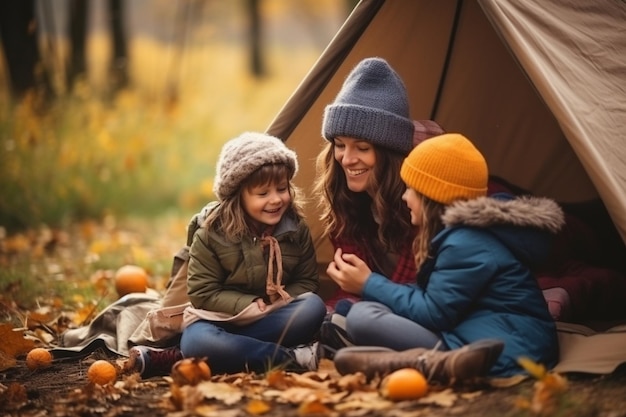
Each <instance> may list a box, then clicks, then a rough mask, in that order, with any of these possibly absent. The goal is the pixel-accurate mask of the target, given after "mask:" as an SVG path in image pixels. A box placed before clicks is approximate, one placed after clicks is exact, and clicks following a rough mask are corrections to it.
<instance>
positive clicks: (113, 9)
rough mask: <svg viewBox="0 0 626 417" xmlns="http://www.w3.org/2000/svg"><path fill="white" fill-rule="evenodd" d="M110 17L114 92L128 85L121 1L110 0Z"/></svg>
mask: <svg viewBox="0 0 626 417" xmlns="http://www.w3.org/2000/svg"><path fill="white" fill-rule="evenodd" d="M109 16H110V18H111V33H112V34H113V60H112V62H111V77H112V87H113V90H114V91H116V90H119V89H121V88H124V87H126V85H127V83H128V72H127V71H128V66H127V62H126V61H127V51H126V39H125V37H124V6H123V4H122V1H121V0H109Z"/></svg>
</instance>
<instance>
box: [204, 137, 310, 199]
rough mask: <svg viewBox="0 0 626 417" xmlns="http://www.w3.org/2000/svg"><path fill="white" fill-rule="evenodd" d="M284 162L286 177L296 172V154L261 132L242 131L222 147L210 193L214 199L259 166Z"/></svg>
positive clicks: (228, 193) (226, 193)
mask: <svg viewBox="0 0 626 417" xmlns="http://www.w3.org/2000/svg"><path fill="white" fill-rule="evenodd" d="M271 164H284V165H286V166H287V168H288V169H289V180H291V179H292V178H293V177H294V175H296V172H297V171H298V159H297V157H296V153H295V152H294V151H292V150H291V149H289V148H287V146H285V144H284V142H283V141H282V140H280V139H278V138H276V137H274V136H270V135H268V134H265V133H257V132H245V133H243V134H241V135H240V136H238V137H236V138H234V139H231V140H229V141H228V142H226V143H225V144H224V146H223V147H222V151H221V152H220V156H219V158H218V160H217V167H216V169H215V179H214V182H213V193H214V194H215V196H216V197H217V199H218V200H224V199H225V198H228V197H230V196H232V195H233V194H234V193H235V192H236V191H237V190H238V189H239V186H240V185H241V183H242V182H243V181H244V180H245V179H246V178H248V176H249V175H250V174H252V173H253V172H254V171H256V170H257V169H259V168H261V167H262V166H263V165H271Z"/></svg>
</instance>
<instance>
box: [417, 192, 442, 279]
mask: <svg viewBox="0 0 626 417" xmlns="http://www.w3.org/2000/svg"><path fill="white" fill-rule="evenodd" d="M411 191H412V192H414V193H415V194H416V195H417V197H418V198H419V199H420V200H421V202H422V222H421V226H420V228H419V231H418V232H417V236H415V240H414V241H413V253H414V254H415V265H416V266H417V270H418V271H419V270H420V268H421V266H422V265H423V264H424V262H425V261H426V260H427V259H428V256H429V251H430V242H431V241H432V240H433V238H434V237H435V235H436V234H437V233H439V232H440V231H441V230H442V229H443V222H442V221H441V215H442V214H443V211H444V209H445V205H443V204H441V203H438V202H436V201H434V200H431V199H430V198H428V197H426V196H424V195H423V194H420V193H419V192H417V191H415V190H414V189H411Z"/></svg>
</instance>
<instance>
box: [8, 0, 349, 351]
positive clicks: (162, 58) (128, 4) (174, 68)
mask: <svg viewBox="0 0 626 417" xmlns="http://www.w3.org/2000/svg"><path fill="white" fill-rule="evenodd" d="M354 3H355V2H350V1H335V0H323V1H320V0H300V1H289V0H235V1H217V0H183V1H169V0H126V1H120V0H92V1H88V2H87V1H80V0H79V1H75V0H54V1H51V0H28V1H27V0H20V2H3V3H2V5H1V6H0V7H1V8H2V10H0V29H2V31H1V32H0V34H1V37H2V39H1V40H2V42H1V45H2V53H1V54H0V323H1V322H10V323H12V325H14V326H27V323H26V322H27V321H28V315H29V314H31V315H32V314H34V313H33V312H38V313H37V314H42V315H44V318H41V317H40V319H41V321H45V318H48V319H49V318H50V317H53V316H54V315H58V314H59V311H64V312H65V313H63V314H66V315H68V316H69V317H70V318H71V320H72V322H73V325H80V324H84V323H87V322H88V321H89V320H90V318H93V316H94V314H96V313H97V312H98V311H99V310H101V309H102V308H103V307H105V306H106V305H108V304H109V303H110V302H112V301H114V300H115V299H116V298H117V295H116V294H115V291H114V290H113V289H112V288H113V287H112V277H113V274H114V272H115V270H116V269H117V268H119V267H121V266H122V265H124V264H136V265H140V266H142V267H143V268H145V269H146V270H147V271H148V272H149V275H150V286H151V287H152V288H154V289H155V290H157V291H159V290H162V289H163V287H164V285H165V283H166V281H167V278H168V277H169V272H170V267H171V260H172V255H173V254H174V252H175V251H176V250H177V249H178V248H179V247H180V246H181V244H183V243H184V240H185V236H186V226H187V223H188V221H189V219H190V217H191V216H192V215H193V214H194V213H195V212H197V211H198V210H199V209H200V208H202V206H203V205H204V204H205V203H206V202H207V201H209V200H211V199H212V198H213V194H212V183H213V172H214V163H215V160H216V158H217V155H218V152H219V150H220V147H221V145H222V144H223V143H224V142H225V141H226V140H228V139H230V138H231V137H234V136H236V135H238V134H239V133H241V132H243V131H246V130H265V128H266V127H267V126H268V125H269V124H270V122H271V121H272V119H273V117H274V116H275V115H276V114H277V113H278V111H279V110H280V108H281V107H282V105H283V104H284V103H285V102H286V101H287V99H288V97H289V96H290V94H291V93H292V92H293V91H294V90H295V88H296V87H297V85H298V84H299V82H300V81H301V80H302V79H303V78H304V76H305V75H306V73H307V71H308V70H309V69H310V68H311V67H312V65H313V63H314V62H315V60H316V59H317V58H318V57H319V55H320V54H321V52H322V51H323V49H324V48H325V47H326V45H327V44H328V42H329V41H330V40H331V39H332V37H333V36H334V34H335V33H336V32H337V30H338V29H339V27H340V26H341V24H342V22H343V21H344V20H345V18H346V17H347V16H348V14H349V12H350V10H351V8H352V7H353V6H354ZM29 8H30V10H29ZM28 12H30V13H31V17H30V18H29V17H28V16H29V15H28ZM25 16H26V17H25ZM24 22H26V23H24ZM45 315H50V317H46V316H45ZM58 330H61V329H58ZM44 336H45V337H44ZM41 337H42V338H43V339H46V340H48V341H49V340H50V335H42V336H41ZM44 341H45V340H44Z"/></svg>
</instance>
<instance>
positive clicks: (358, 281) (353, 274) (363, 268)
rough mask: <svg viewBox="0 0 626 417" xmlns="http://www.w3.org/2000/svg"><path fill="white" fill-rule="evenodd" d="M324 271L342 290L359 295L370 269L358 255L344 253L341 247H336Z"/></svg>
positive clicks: (370, 271)
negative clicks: (331, 259)
mask: <svg viewBox="0 0 626 417" xmlns="http://www.w3.org/2000/svg"><path fill="white" fill-rule="evenodd" d="M326 273H327V274H328V276H329V277H331V278H332V279H333V281H335V282H336V283H337V284H338V285H339V287H341V289H342V290H344V291H348V292H350V293H352V294H357V295H360V294H361V292H362V291H363V286H364V285H365V281H367V278H369V276H370V274H371V273H372V270H371V269H370V268H369V267H368V266H367V264H366V263H365V262H363V260H362V259H361V258H359V257H358V256H356V255H353V254H350V253H346V254H344V253H343V252H342V251H341V249H337V250H336V251H335V256H334V257H333V261H332V262H331V263H330V264H328V268H327V269H326Z"/></svg>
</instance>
